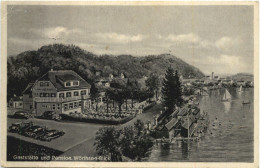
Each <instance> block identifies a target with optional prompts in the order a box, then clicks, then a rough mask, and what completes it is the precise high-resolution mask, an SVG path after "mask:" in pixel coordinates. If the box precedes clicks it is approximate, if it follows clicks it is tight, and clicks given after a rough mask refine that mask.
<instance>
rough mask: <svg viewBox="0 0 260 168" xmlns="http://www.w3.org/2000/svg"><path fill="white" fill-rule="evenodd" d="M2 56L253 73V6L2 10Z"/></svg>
mask: <svg viewBox="0 0 260 168" xmlns="http://www.w3.org/2000/svg"><path fill="white" fill-rule="evenodd" d="M7 13H8V14H7V52H8V55H9V56H10V55H17V54H19V53H21V52H23V51H27V50H37V49H38V48H40V47H41V46H43V45H48V44H53V43H63V44H75V45H77V46H79V47H81V48H82V49H84V50H87V51H89V52H93V53H94V54H98V55H100V54H113V55H120V54H131V55H134V56H146V55H157V54H163V53H170V54H172V55H175V56H177V57H178V58H181V59H182V60H184V61H186V62H187V63H189V64H191V65H193V66H195V67H197V68H199V69H200V70H201V71H202V72H204V73H205V74H210V73H211V72H215V74H235V73H239V72H247V73H253V62H254V50H253V49H254V36H253V32H254V31H253V26H254V24H253V13H254V11H253V6H46V5H44V6H43V5H42V6H34V5H30V6H21V5H20V6H17V5H16V6H14V5H12V6H10V5H9V6H8V8H7Z"/></svg>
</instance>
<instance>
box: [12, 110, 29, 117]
mask: <svg viewBox="0 0 260 168" xmlns="http://www.w3.org/2000/svg"><path fill="white" fill-rule="evenodd" d="M13 118H21V119H28V118H30V115H29V114H28V113H27V112H25V111H17V112H15V113H14V115H13Z"/></svg>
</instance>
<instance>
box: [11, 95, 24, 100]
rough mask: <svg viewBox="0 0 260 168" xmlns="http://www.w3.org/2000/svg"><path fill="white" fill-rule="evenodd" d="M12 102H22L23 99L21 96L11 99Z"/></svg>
mask: <svg viewBox="0 0 260 168" xmlns="http://www.w3.org/2000/svg"><path fill="white" fill-rule="evenodd" d="M11 100H13V101H23V98H22V97H21V96H17V97H13V98H11Z"/></svg>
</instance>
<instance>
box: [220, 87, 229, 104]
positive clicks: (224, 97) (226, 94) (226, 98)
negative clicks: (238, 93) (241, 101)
mask: <svg viewBox="0 0 260 168" xmlns="http://www.w3.org/2000/svg"><path fill="white" fill-rule="evenodd" d="M230 100H231V94H230V93H229V92H228V90H227V89H226V91H225V94H224V96H223V98H222V100H221V101H223V102H227V101H230Z"/></svg>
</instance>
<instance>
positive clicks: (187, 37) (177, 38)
mask: <svg viewBox="0 0 260 168" xmlns="http://www.w3.org/2000/svg"><path fill="white" fill-rule="evenodd" d="M167 39H168V40H170V41H173V42H184V43H196V42H198V41H200V37H199V36H198V35H196V34H193V33H189V34H180V35H175V34H170V35H168V36H167Z"/></svg>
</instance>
